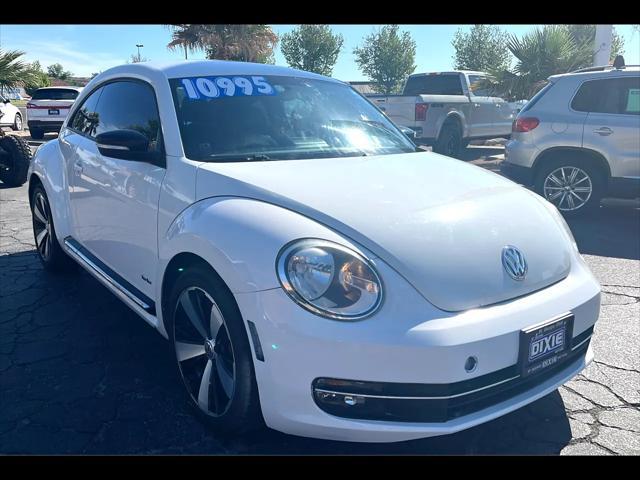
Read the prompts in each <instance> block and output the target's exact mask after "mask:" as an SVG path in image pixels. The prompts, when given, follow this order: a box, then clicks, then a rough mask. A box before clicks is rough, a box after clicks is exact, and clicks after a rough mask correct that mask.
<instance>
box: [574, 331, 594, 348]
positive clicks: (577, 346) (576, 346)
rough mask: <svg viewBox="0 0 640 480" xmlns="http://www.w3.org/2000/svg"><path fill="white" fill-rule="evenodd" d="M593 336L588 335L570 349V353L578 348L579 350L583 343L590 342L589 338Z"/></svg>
mask: <svg viewBox="0 0 640 480" xmlns="http://www.w3.org/2000/svg"><path fill="white" fill-rule="evenodd" d="M592 336H593V334H591V335H589V336H588V337H587V338H585V339H584V340H583V341H581V342H580V343H579V344H577V345H575V346H573V347H571V351H572V352H573V351H574V350H577V349H578V348H580V346H582V345H584V343H585V342H588V341H589V340H591V337H592Z"/></svg>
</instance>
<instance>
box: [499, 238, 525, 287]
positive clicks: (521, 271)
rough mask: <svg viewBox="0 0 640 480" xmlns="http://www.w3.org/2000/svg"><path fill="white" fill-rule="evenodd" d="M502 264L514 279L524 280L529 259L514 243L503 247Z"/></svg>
mask: <svg viewBox="0 0 640 480" xmlns="http://www.w3.org/2000/svg"><path fill="white" fill-rule="evenodd" d="M502 266H503V267H504V270H505V271H506V272H507V273H508V274H509V276H510V277H511V278H513V279H514V280H518V281H520V280H524V277H526V276H527V268H528V267H527V261H526V260H525V258H524V255H523V254H522V252H521V251H520V250H518V249H517V248H516V247H514V246H512V245H507V246H506V247H504V248H503V249H502Z"/></svg>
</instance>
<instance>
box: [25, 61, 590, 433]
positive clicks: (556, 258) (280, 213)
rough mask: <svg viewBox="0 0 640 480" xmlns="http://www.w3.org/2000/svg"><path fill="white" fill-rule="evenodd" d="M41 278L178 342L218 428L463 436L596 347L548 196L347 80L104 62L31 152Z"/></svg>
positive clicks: (542, 390) (582, 282) (200, 64)
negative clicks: (94, 284) (409, 130)
mask: <svg viewBox="0 0 640 480" xmlns="http://www.w3.org/2000/svg"><path fill="white" fill-rule="evenodd" d="M29 179H30V184H29V194H30V200H31V208H32V211H33V228H34V234H35V240H36V243H37V248H38V252H39V254H40V258H41V259H42V263H43V264H44V266H45V268H47V269H51V270H56V269H61V268H64V267H65V266H67V265H68V264H69V263H70V262H69V259H73V260H75V261H76V262H77V263H79V264H80V265H81V266H83V267H84V268H85V269H86V270H87V271H88V272H89V273H90V274H92V275H93V276H94V277H95V278H97V279H98V280H99V281H100V282H102V283H103V284H104V285H105V286H106V287H107V288H108V289H109V290H111V291H112V292H113V293H114V294H115V295H117V296H118V297H119V298H120V299H121V300H122V301H123V302H125V303H126V304H127V305H128V306H129V307H131V309H133V310H134V311H135V312H136V313H137V314H138V315H140V316H141V317H142V318H143V319H144V320H146V321H147V322H148V323H149V324H150V325H152V326H153V327H154V328H156V329H157V330H158V331H159V332H160V333H161V334H162V335H163V336H164V337H166V338H167V339H168V340H170V342H171V345H172V347H173V349H174V350H175V357H176V365H177V371H178V377H179V379H180V380H181V381H182V382H183V383H184V387H185V391H186V393H187V394H188V398H189V399H190V400H189V401H190V402H191V403H192V404H193V406H194V407H196V410H197V411H198V412H199V413H200V414H202V416H203V417H204V418H206V419H208V420H209V421H210V423H211V424H212V425H213V426H214V427H215V428H216V429H218V430H219V431H221V432H241V431H246V430H248V429H250V428H253V427H255V426H256V425H260V419H261V418H262V419H264V422H265V423H266V425H267V426H269V427H271V428H273V429H276V430H280V431H282V432H287V433H291V434H297V435H304V436H311V437H319V438H326V439H337V440H349V441H366V442H386V441H399V440H407V439H412V438H419V437H427V436H432V435H441V434H447V433H452V432H456V431H459V430H462V429H465V428H469V427H472V426H474V425H477V424H480V423H482V422H486V421H488V420H491V419H493V418H496V417H498V416H501V415H504V414H506V413H508V412H510V411H512V410H515V409H517V408H519V407H522V406H523V405H526V404H528V403H530V402H533V401H534V400H536V399H538V398H540V397H542V396H544V395H546V394H548V393H549V392H552V391H553V390H554V389H556V388H558V386H560V385H562V384H563V383H564V382H566V381H568V380H569V379H571V378H572V377H574V376H575V375H576V374H578V372H580V371H581V370H582V369H583V368H584V367H585V366H586V365H587V364H588V363H589V362H590V361H591V360H592V357H593V354H592V350H591V348H590V346H589V340H590V337H591V335H592V333H593V328H594V324H595V322H596V320H597V318H598V314H599V306H600V287H599V285H598V283H597V282H596V280H595V279H594V277H593V275H592V274H591V273H590V271H589V270H588V268H587V266H586V265H585V262H584V261H583V259H582V258H581V256H580V254H579V253H578V250H577V248H576V244H575V242H574V240H573V237H572V235H571V232H570V231H569V228H568V227H567V225H566V223H565V222H564V220H563V219H562V217H561V216H560V215H559V213H558V211H557V210H556V208H555V207H553V206H552V205H551V204H550V203H548V202H546V201H545V200H543V199H542V198H540V197H538V196H536V195H535V194H533V193H531V192H529V191H528V190H526V189H524V188H521V187H519V186H518V185H516V184H515V183H512V182H511V181H509V180H506V179H503V178H501V177H499V176H498V175H496V174H494V173H491V172H488V171H485V170H482V169H480V168H477V167H475V166H470V165H466V164H465V163H463V162H460V161H457V160H453V159H450V158H447V157H443V156H440V155H436V154H433V153H427V152H417V151H416V148H415V146H414V145H413V144H412V143H411V142H410V141H409V140H408V138H407V137H406V136H405V135H403V134H402V133H401V132H400V131H399V130H398V128H397V127H396V126H394V125H393V124H392V123H391V122H390V121H389V120H388V119H387V118H385V116H384V115H383V114H382V113H381V112H380V111H379V110H378V109H376V107H375V106H373V105H372V104H371V103H369V101H368V100H366V99H365V98H363V97H362V96H361V95H360V94H358V93H357V92H356V91H354V90H353V89H352V88H351V87H349V86H348V85H346V84H344V83H342V82H339V81H336V80H333V79H330V78H326V77H323V76H319V75H315V74H310V73H305V72H301V71H297V70H292V69H288V68H281V67H276V66H269V65H258V64H251V63H235V62H221V61H192V62H180V63H175V64H153V63H138V64H133V65H124V66H120V67H116V68H113V69H110V70H108V71H106V72H104V73H102V74H100V75H98V76H97V77H96V78H95V79H93V80H92V81H91V82H90V84H89V85H88V86H87V87H86V88H85V89H84V91H83V92H82V93H81V94H80V96H79V97H78V99H77V101H76V103H75V105H74V107H73V108H72V110H71V112H70V115H69V116H68V118H67V120H66V121H65V123H64V125H63V128H62V131H61V132H60V136H59V138H57V139H55V140H52V141H50V142H48V143H46V144H44V145H43V146H42V147H41V148H40V149H39V150H38V152H37V153H36V155H35V157H34V159H33V160H32V163H31V168H30V172H29Z"/></svg>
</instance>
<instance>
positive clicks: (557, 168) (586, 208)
mask: <svg viewBox="0 0 640 480" xmlns="http://www.w3.org/2000/svg"><path fill="white" fill-rule="evenodd" d="M535 189H536V192H537V193H538V194H539V195H541V196H543V197H544V198H545V199H547V200H548V201H550V202H551V203H553V204H554V205H555V206H556V207H557V208H558V210H560V211H561V212H562V213H563V215H565V216H575V215H580V214H585V213H590V212H594V211H595V210H597V209H598V208H599V207H600V200H602V197H603V195H604V178H603V175H602V173H601V172H600V170H599V169H597V168H594V167H593V166H592V165H591V164H589V163H587V162H571V161H566V162H553V163H551V164H548V165H546V166H544V167H543V168H542V170H541V171H540V172H539V174H538V176H537V178H536V182H535Z"/></svg>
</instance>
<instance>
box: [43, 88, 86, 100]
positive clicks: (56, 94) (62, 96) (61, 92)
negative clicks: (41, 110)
mask: <svg viewBox="0 0 640 480" xmlns="http://www.w3.org/2000/svg"><path fill="white" fill-rule="evenodd" d="M77 96H78V91H77V90H72V89H70V88H43V89H41V90H36V91H35V93H34V94H33V97H31V100H75V99H76V97H77Z"/></svg>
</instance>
